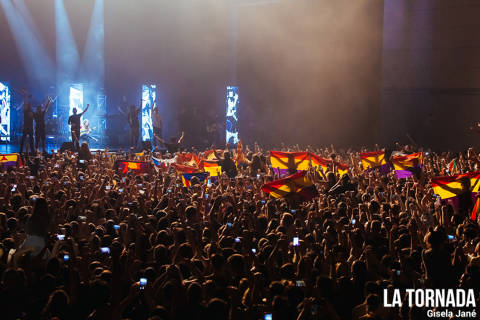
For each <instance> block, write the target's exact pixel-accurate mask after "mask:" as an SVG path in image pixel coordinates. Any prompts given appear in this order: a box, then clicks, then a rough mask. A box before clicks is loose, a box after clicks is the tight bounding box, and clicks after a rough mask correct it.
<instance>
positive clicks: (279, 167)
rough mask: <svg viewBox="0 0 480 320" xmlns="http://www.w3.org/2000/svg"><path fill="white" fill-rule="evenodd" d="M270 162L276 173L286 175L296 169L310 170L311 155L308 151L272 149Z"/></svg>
mask: <svg viewBox="0 0 480 320" xmlns="http://www.w3.org/2000/svg"><path fill="white" fill-rule="evenodd" d="M270 163H271V164H272V168H273V170H274V171H275V173H277V174H280V175H282V174H283V175H285V174H288V173H291V172H294V171H300V170H304V171H306V170H308V168H309V163H310V157H309V153H308V152H282V151H270Z"/></svg>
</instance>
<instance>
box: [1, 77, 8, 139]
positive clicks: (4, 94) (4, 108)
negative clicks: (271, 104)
mask: <svg viewBox="0 0 480 320" xmlns="http://www.w3.org/2000/svg"><path fill="white" fill-rule="evenodd" d="M0 139H1V141H10V90H9V87H8V86H7V85H6V84H3V83H1V82H0Z"/></svg>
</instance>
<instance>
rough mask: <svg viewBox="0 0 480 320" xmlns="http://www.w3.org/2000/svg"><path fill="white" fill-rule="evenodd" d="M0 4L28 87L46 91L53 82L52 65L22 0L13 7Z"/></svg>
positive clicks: (5, 2) (7, 2)
mask: <svg viewBox="0 0 480 320" xmlns="http://www.w3.org/2000/svg"><path fill="white" fill-rule="evenodd" d="M0 4H1V6H2V7H3V10H4V11H5V16H6V18H7V22H8V25H9V27H10V30H11V31H12V33H13V38H14V41H15V45H16V46H17V49H18V52H19V55H20V58H21V59H22V62H23V64H24V67H25V70H26V71H27V72H26V74H27V77H28V79H29V81H30V85H31V86H32V87H34V88H36V89H38V90H42V91H43V92H44V91H46V89H47V88H48V86H49V85H50V84H51V83H52V82H53V80H54V75H53V70H54V65H53V62H52V59H51V58H50V56H49V55H48V52H47V50H46V48H45V47H44V45H43V43H42V41H41V37H40V35H39V34H38V31H37V28H36V26H35V24H34V22H33V19H32V18H31V16H30V13H29V11H28V9H27V8H26V6H25V3H24V2H23V0H18V1H15V4H16V7H15V6H13V4H12V2H11V1H10V0H0Z"/></svg>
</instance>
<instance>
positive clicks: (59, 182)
mask: <svg viewBox="0 0 480 320" xmlns="http://www.w3.org/2000/svg"><path fill="white" fill-rule="evenodd" d="M378 149H379V148H377V150H378ZM392 149H394V150H396V151H397V152H403V153H405V154H410V153H413V152H417V151H423V152H424V153H423V154H424V155H425V161H424V164H423V167H422V168H421V170H419V171H418V172H415V174H413V175H412V176H411V177H410V178H406V179H399V178H397V177H396V176H395V173H394V171H393V170H390V171H388V172H382V171H381V170H375V169H374V170H370V171H364V170H363V169H362V167H361V165H360V157H359V152H360V150H358V151H353V150H335V149H334V148H333V147H328V148H319V149H313V148H311V147H308V148H307V150H309V151H311V152H315V154H317V155H320V156H322V157H324V158H328V159H332V160H335V161H338V162H341V163H345V164H348V166H349V170H348V173H346V174H343V175H342V176H340V174H338V173H337V172H336V170H335V167H334V166H332V167H330V168H329V170H326V172H321V173H320V172H318V171H315V170H314V169H312V168H310V169H309V170H308V172H307V175H308V177H309V179H311V181H312V182H313V184H314V185H315V187H316V190H317V192H318V195H316V196H314V197H313V198H312V199H310V200H308V201H300V199H299V198H298V197H293V196H292V197H289V196H288V195H287V196H286V197H283V198H273V197H271V196H269V195H268V194H267V193H265V192H264V191H262V186H263V185H264V184H266V183H269V182H272V181H274V180H277V179H278V178H279V177H278V176H277V173H275V172H274V170H273V169H272V167H271V166H269V164H270V162H269V161H270V160H269V152H268V151H269V150H262V149H261V148H260V146H258V145H257V144H255V145H254V146H253V147H251V148H248V147H247V148H246V150H245V159H243V161H241V162H239V163H235V161H234V160H235V150H230V151H225V152H223V151H222V152H220V153H223V155H220V156H219V157H220V159H219V162H220V163H221V166H222V169H223V172H222V174H221V175H220V176H219V177H216V178H211V179H208V180H205V181H203V180H200V179H197V178H196V177H193V178H192V179H191V181H190V182H189V186H188V187H186V186H184V181H182V177H181V175H180V174H179V173H178V172H177V171H176V170H174V168H171V167H161V168H158V167H155V165H154V164H153V163H152V165H151V167H150V169H149V171H148V172H147V173H142V174H136V173H135V172H134V171H133V170H127V171H126V172H125V171H122V172H120V171H118V170H115V162H116V160H119V159H120V160H121V159H126V160H134V159H137V160H142V161H146V162H148V163H151V162H152V159H151V157H152V156H154V157H156V158H163V159H169V158H172V157H173V156H174V155H173V154H171V153H166V154H163V155H161V154H160V153H158V154H153V155H152V154H149V153H148V152H146V153H145V152H144V153H142V154H134V153H133V152H126V153H124V152H109V151H108V150H105V151H103V152H95V153H94V152H90V150H89V148H88V145H86V144H83V145H82V147H81V148H80V150H79V152H68V151H67V152H65V153H51V154H38V155H37V156H34V157H30V158H28V157H23V158H22V162H23V165H22V166H18V167H10V168H8V170H4V171H2V173H1V177H0V241H1V244H0V279H1V284H0V309H1V310H2V315H1V318H2V319H165V320H169V319H172V320H175V319H235V320H236V319H265V320H271V319H273V320H276V319H298V320H303V319H332V320H335V319H426V318H427V315H426V312H425V310H424V309H422V308H415V307H414V308H410V307H408V305H406V304H404V305H403V306H402V307H400V308H398V307H393V308H387V307H385V306H384V299H385V296H384V289H387V290H388V291H387V292H391V290H392V289H394V288H400V289H406V288H433V289H435V288H469V289H471V288H473V289H475V290H476V292H477V293H478V292H479V290H480V244H479V243H480V242H479V239H480V232H479V226H478V223H477V221H475V220H472V219H471V213H472V209H473V207H474V204H475V200H474V199H475V195H476V194H475V192H472V191H471V189H469V188H470V187H469V186H465V187H464V189H462V190H463V191H462V193H461V194H459V196H458V199H459V201H458V203H457V202H448V201H444V200H441V199H439V198H438V197H437V196H436V195H435V194H434V192H433V190H432V185H431V178H432V177H437V176H442V175H447V174H448V173H449V170H450V171H451V170H452V168H451V167H449V166H448V164H449V163H450V162H451V161H452V160H455V172H456V173H465V172H474V171H477V170H479V168H478V167H479V164H480V157H479V154H478V153H476V151H475V150H473V149H469V150H468V151H467V152H463V153H450V152H448V153H447V152H443V153H436V152H431V151H428V150H421V149H419V148H418V147H413V146H399V145H398V144H397V145H396V146H395V148H392ZM274 150H279V151H300V148H299V147H298V146H295V147H291V148H288V147H285V146H282V147H279V148H277V149H274ZM373 150H374V149H372V150H370V151H373ZM170 151H172V152H174V151H176V150H175V149H173V150H170ZM361 151H366V150H361ZM217 153H218V152H217ZM199 156H200V157H201V154H199ZM332 163H334V161H332ZM450 173H451V172H450ZM477 298H478V295H477ZM477 305H478V300H477Z"/></svg>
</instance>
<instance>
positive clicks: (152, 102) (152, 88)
mask: <svg viewBox="0 0 480 320" xmlns="http://www.w3.org/2000/svg"><path fill="white" fill-rule="evenodd" d="M156 90H157V86H156V85H154V84H152V85H146V84H144V85H143V86H142V141H152V140H153V121H152V110H153V108H155V107H156V106H157V91H156Z"/></svg>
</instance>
